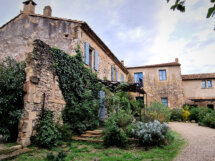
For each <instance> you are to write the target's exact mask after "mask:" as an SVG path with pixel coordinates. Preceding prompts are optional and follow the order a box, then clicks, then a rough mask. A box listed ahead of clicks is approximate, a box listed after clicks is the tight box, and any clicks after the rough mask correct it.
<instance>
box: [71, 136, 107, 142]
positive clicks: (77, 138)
mask: <svg viewBox="0 0 215 161" xmlns="http://www.w3.org/2000/svg"><path fill="white" fill-rule="evenodd" d="M72 140H76V141H87V142H93V143H102V142H103V140H102V139H89V138H82V137H76V136H73V137H72Z"/></svg>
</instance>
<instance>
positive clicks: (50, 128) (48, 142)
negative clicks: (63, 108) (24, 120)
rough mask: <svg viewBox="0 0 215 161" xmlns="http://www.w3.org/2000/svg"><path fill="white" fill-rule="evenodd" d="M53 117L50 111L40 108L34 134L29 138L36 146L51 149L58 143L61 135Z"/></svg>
mask: <svg viewBox="0 0 215 161" xmlns="http://www.w3.org/2000/svg"><path fill="white" fill-rule="evenodd" d="M53 118H54V115H53V112H52V111H49V110H45V109H43V110H42V112H41V114H40V117H39V122H38V124H37V125H36V135H35V136H33V137H32V138H31V140H32V142H33V143H34V144H35V145H37V146H38V147H41V148H48V149H51V148H52V147H55V146H57V145H58V144H59V141H60V140H61V138H62V137H61V133H60V132H59V131H58V129H57V127H56V126H55V123H54V120H53Z"/></svg>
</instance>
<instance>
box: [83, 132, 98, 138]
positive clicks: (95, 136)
mask: <svg viewBox="0 0 215 161" xmlns="http://www.w3.org/2000/svg"><path fill="white" fill-rule="evenodd" d="M81 137H87V138H99V137H102V135H92V134H88V133H86V134H82V135H81Z"/></svg>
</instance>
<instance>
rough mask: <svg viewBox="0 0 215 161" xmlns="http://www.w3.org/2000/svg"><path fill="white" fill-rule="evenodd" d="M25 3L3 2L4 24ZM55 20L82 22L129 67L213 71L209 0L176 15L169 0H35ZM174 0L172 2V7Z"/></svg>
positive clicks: (196, 0) (191, 0)
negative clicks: (176, 63)
mask: <svg viewBox="0 0 215 161" xmlns="http://www.w3.org/2000/svg"><path fill="white" fill-rule="evenodd" d="M23 1H24V0H0V2H1V3H0V15H1V16H0V26H2V25H3V24H4V23H6V22H8V21H9V20H10V19H12V18H13V17H15V16H16V15H18V14H19V12H20V10H22V9H23V4H22V2H23ZM34 1H35V2H36V3H37V6H36V13H37V14H42V12H43V8H44V6H46V5H50V6H51V7H52V15H53V16H55V17H63V18H70V19H76V20H82V21H85V22H87V23H88V24H89V26H90V27H91V28H92V29H93V30H94V31H95V33H96V34H97V35H98V36H99V37H100V38H101V39H102V40H103V42H104V43H105V44H106V45H107V46H108V47H109V48H110V49H111V51H112V52H113V53H114V54H115V55H116V56H117V58H118V59H119V60H124V61H125V66H128V67H131V66H142V65H148V64H159V63H166V62H173V61H175V58H179V62H180V63H181V70H182V74H195V73H210V72H215V31H214V30H213V29H214V26H215V17H213V18H210V19H206V15H207V10H208V8H209V7H211V6H212V4H211V3H210V1H209V0H187V2H186V12H185V13H181V12H179V11H175V12H173V11H172V10H170V7H171V3H170V4H167V2H166V0H34ZM173 2H174V0H172V3H173Z"/></svg>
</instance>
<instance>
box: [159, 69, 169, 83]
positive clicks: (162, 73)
mask: <svg viewBox="0 0 215 161" xmlns="http://www.w3.org/2000/svg"><path fill="white" fill-rule="evenodd" d="M159 78H160V81H164V80H167V77H166V70H159Z"/></svg>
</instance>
